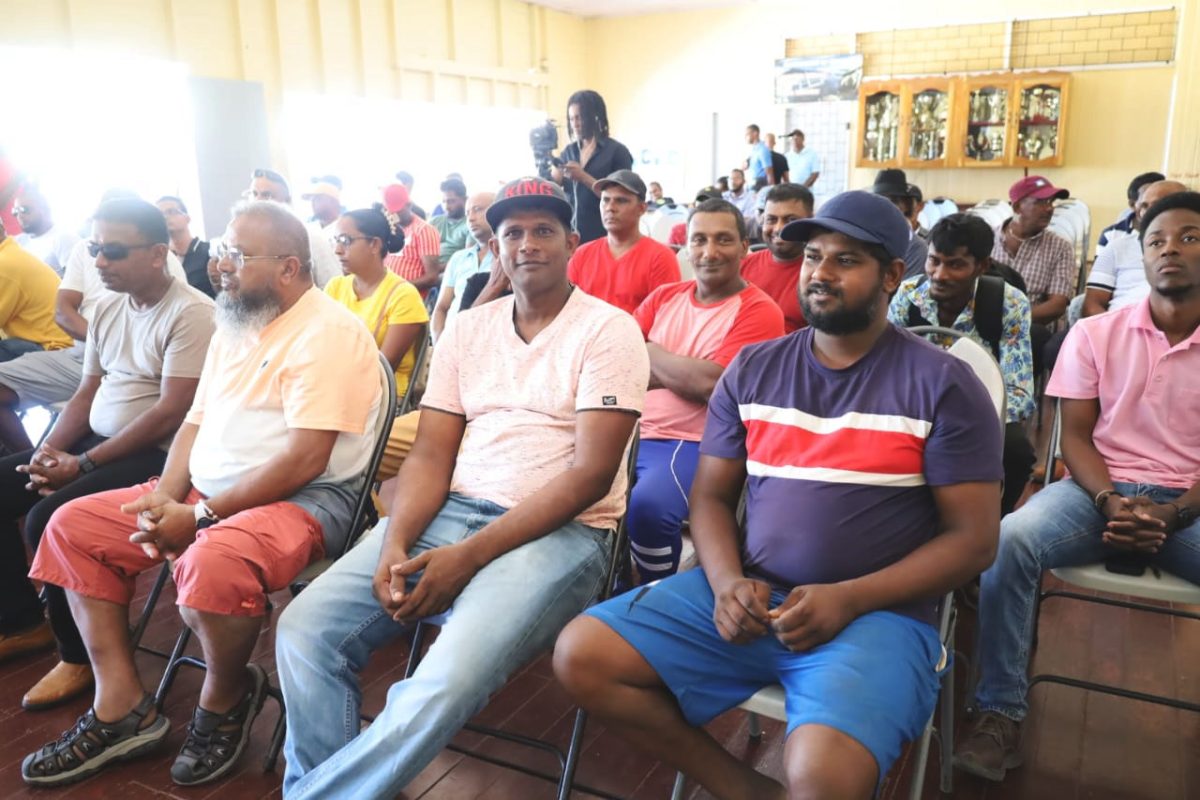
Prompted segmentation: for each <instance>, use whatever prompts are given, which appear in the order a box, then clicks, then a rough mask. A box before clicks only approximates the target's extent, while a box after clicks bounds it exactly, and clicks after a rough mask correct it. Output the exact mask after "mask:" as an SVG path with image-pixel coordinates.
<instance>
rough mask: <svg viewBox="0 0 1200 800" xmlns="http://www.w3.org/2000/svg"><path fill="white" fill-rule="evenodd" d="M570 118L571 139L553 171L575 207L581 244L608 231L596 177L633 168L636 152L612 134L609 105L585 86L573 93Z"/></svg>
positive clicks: (575, 221) (568, 117)
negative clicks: (601, 217) (601, 215)
mask: <svg viewBox="0 0 1200 800" xmlns="http://www.w3.org/2000/svg"><path fill="white" fill-rule="evenodd" d="M567 121H568V123H569V125H570V129H571V138H572V141H571V143H570V144H569V145H567V146H566V147H564V148H563V151H562V154H561V157H562V160H563V162H564V163H563V165H562V166H561V167H557V168H555V169H554V170H553V172H552V175H553V177H554V180H555V181H557V182H558V183H561V184H562V186H563V189H564V190H565V191H566V193H567V197H569V198H570V200H571V206H572V207H573V208H574V209H575V219H574V220H573V222H574V224H575V230H576V231H577V232H578V233H579V241H580V244H582V243H584V242H590V241H592V240H593V239H599V238H600V237H602V236H604V235H605V231H604V223H603V222H602V221H601V219H600V193H599V192H598V191H596V189H595V188H594V187H595V185H596V181H598V180H600V179H601V178H604V177H606V176H608V175H611V174H612V173H614V172H616V171H617V170H619V169H633V156H632V155H631V154H630V152H629V148H627V147H626V146H625V145H623V144H621V143H620V142H618V141H617V140H616V139H613V138H611V137H609V135H608V109H607V108H605V106H604V98H603V97H601V96H600V95H599V94H598V93H597V92H593V91H592V90H590V89H584V90H582V91H578V92H576V93H575V94H573V95H571V98H570V99H569V100H568V101H567Z"/></svg>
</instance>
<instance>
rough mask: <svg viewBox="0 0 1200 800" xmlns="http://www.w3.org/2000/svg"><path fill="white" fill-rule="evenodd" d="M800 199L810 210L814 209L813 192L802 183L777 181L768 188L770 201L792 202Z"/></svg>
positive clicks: (768, 199)
mask: <svg viewBox="0 0 1200 800" xmlns="http://www.w3.org/2000/svg"><path fill="white" fill-rule="evenodd" d="M797 200H799V201H800V202H801V203H804V207H805V208H807V209H808V210H809V211H810V212H811V211H812V210H813V193H812V192H811V191H809V188H808V187H807V186H805V185H804V184H801V183H777V184H775V185H774V186H772V187H771V188H770V189H768V190H767V202H768V203H792V202H795V201H797Z"/></svg>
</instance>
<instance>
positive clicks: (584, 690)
mask: <svg viewBox="0 0 1200 800" xmlns="http://www.w3.org/2000/svg"><path fill="white" fill-rule="evenodd" d="M605 630H608V626H606V625H604V623H602V622H600V621H599V620H596V619H594V618H592V617H588V616H585V615H580V616H578V617H576V618H575V619H573V620H572V621H571V622H570V623H568V624H567V627H565V628H563V630H562V633H560V634H559V635H558V641H557V642H555V644H554V659H553V664H554V676H555V677H556V678H558V682H559V683H561V684H562V685H563V687H565V688H566V690H567V691H568V692H570V693H571V696H572V697H574V698H575V699H576V701H578V702H579V703H580V704H582V705H587V703H586V702H585V701H586V700H589V699H590V698H594V697H596V696H597V695H598V694H600V693H601V692H602V691H603V687H604V686H605V685H606V684H607V682H608V681H607V679H606V672H607V670H606V669H605V668H604V661H605V659H604V652H603V651H604V647H603V644H602V641H603V639H604V635H603V634H604V631H605Z"/></svg>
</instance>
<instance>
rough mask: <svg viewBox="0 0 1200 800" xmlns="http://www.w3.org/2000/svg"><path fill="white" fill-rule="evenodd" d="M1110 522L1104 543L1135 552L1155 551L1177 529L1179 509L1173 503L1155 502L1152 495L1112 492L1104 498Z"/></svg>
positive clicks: (1105, 527)
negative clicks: (1141, 495)
mask: <svg viewBox="0 0 1200 800" xmlns="http://www.w3.org/2000/svg"><path fill="white" fill-rule="evenodd" d="M1103 513H1104V516H1106V517H1108V524H1107V525H1105V526H1104V531H1103V533H1102V534H1101V537H1102V538H1103V540H1104V543H1105V544H1107V545H1109V546H1111V547H1113V548H1115V549H1117V550H1125V551H1129V552H1135V553H1148V554H1154V553H1157V552H1158V551H1159V549H1160V548H1161V547H1162V546H1163V543H1164V542H1166V540H1167V535H1168V534H1170V533H1172V532H1174V529H1175V521H1176V517H1177V514H1176V511H1175V508H1174V507H1173V506H1170V505H1163V504H1160V503H1155V502H1154V501H1153V500H1151V499H1150V498H1148V497H1122V496H1120V495H1116V494H1114V495H1109V496H1108V497H1107V498H1106V499H1105V501H1104V509H1103Z"/></svg>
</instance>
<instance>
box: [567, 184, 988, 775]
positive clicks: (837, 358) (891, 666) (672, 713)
mask: <svg viewBox="0 0 1200 800" xmlns="http://www.w3.org/2000/svg"><path fill="white" fill-rule="evenodd" d="M910 231H911V228H910V227H909V224H908V222H907V221H906V220H905V219H904V217H903V215H902V214H901V213H900V212H899V211H898V210H897V209H896V208H895V207H894V206H893V205H892V204H891V203H890V202H888V201H887V200H885V199H884V198H882V197H879V196H878V195H874V194H870V193H868V192H846V193H844V194H841V195H838V196H836V197H834V198H832V199H831V200H829V201H828V202H827V203H826V204H825V205H824V206H822V208H821V210H820V213H819V214H818V215H817V216H816V217H814V218H812V219H804V220H797V221H795V222H792V223H790V224H789V225H788V226H787V227H786V228H784V231H783V233H782V236H783V238H784V239H789V240H794V241H803V242H806V244H805V246H804V266H803V267H802V269H801V272H800V285H799V290H800V295H801V303H802V305H803V307H804V316H805V318H806V319H807V320H808V322H809V327H808V328H805V329H803V330H800V331H798V332H796V333H794V334H792V335H790V336H785V337H783V338H780V339H775V340H772V341H768V342H764V343H761V344H753V345H749V346H747V347H745V348H743V349H742V351H741V352H740V353H739V354H738V356H737V357H736V358H735V359H734V360H733V362H732V363H731V364H730V365H729V367H728V368H727V369H726V370H725V372H724V374H723V375H722V377H721V379H720V381H719V382H718V384H717V387H716V389H715V390H714V391H713V394H712V396H711V398H710V399H709V403H708V419H707V423H706V426H705V430H704V438H703V440H702V442H701V444H700V454H701V455H700V461H699V464H698V468H697V470H696V474H695V481H694V483H693V484H692V491H691V495H690V498H689V502H690V519H691V528H692V538H693V540H694V541H695V544H696V552H697V553H698V555H699V558H700V568H699V569H695V570H691V571H689V572H684V573H680V574H678V575H675V576H673V577H670V578H667V579H665V580H663V581H660V582H658V583H656V584H652V585H651V586H649V587H646V588H644V589H642V590H640V591H639V592H638V593H636V594H632V595H624V596H622V597H620V598H616V599H614V600H611V601H609V602H606V603H603V604H601V605H599V606H595V607H593V608H592V609H591V610H590V611H588V612H587V613H586V614H585V615H584V616H582V617H580V618H578V619H576V620H575V621H574V622H572V623H571V624H570V625H569V626H568V627H567V629H566V630H565V631H564V632H563V634H562V635H561V636H560V637H559V640H558V644H557V645H556V649H555V660H554V667H555V673H556V674H557V675H558V677H559V679H560V680H561V681H562V682H563V683H564V684H565V685H566V687H567V689H568V690H569V691H570V692H571V693H572V694H573V695H574V696H575V698H576V699H577V700H578V701H579V702H580V703H581V704H582V705H583V706H584V707H585V708H587V709H588V710H589V711H591V712H592V713H593V714H595V715H596V716H598V717H600V719H601V720H602V721H603V723H604V725H606V726H607V727H608V728H609V729H610V730H613V731H616V732H617V733H619V734H620V735H622V736H623V737H625V738H626V739H628V740H629V741H631V742H633V743H634V744H635V745H637V746H639V747H641V748H642V749H644V750H646V751H647V752H649V753H650V754H651V755H653V756H654V757H655V758H658V759H660V760H662V761H664V762H666V763H668V764H670V765H671V766H673V767H676V768H678V769H680V770H682V771H683V772H684V773H686V774H687V775H689V776H690V777H691V778H693V779H695V780H696V781H698V782H699V783H700V784H701V785H702V786H704V788H705V789H707V790H708V791H709V792H711V793H712V794H713V795H715V796H717V797H723V798H783V797H786V796H792V797H799V796H803V797H839V798H848V797H860V798H869V797H872V796H873V794H874V793H875V791H876V789H877V787H878V785H879V782H880V780H881V779H882V777H883V776H884V775H886V774H887V771H888V769H889V768H890V767H891V765H892V762H893V761H894V760H895V759H896V757H897V756H898V755H899V754H900V750H901V748H902V746H903V745H904V743H905V742H906V741H909V740H912V739H914V738H916V737H917V736H919V735H920V733H921V731H922V729H923V728H924V726H925V723H926V721H927V720H928V719H929V716H930V714H931V713H932V711H933V707H934V703H935V701H936V699H937V692H938V676H939V671H940V670H942V669H945V659H944V658H943V653H942V651H941V646H940V644H939V642H938V635H937V630H936V628H935V627H934V615H935V608H936V603H937V599H938V598H939V597H940V596H941V595H942V594H943V593H944V592H946V591H948V590H950V589H952V588H954V587H957V586H960V585H962V584H963V583H965V582H966V581H968V580H969V579H970V578H972V577H973V576H974V575H976V574H978V573H979V571H980V570H981V569H983V568H985V567H986V566H987V565H988V564H990V563H991V560H992V557H993V554H994V552H995V547H996V539H997V535H998V528H999V516H1000V488H999V487H1000V477H1001V474H1002V470H1001V460H1000V453H1001V436H1000V426H999V425H997V421H996V419H995V417H994V416H993V414H992V412H991V410H990V409H991V402H990V400H989V399H988V396H987V393H986V391H985V390H984V388H983V386H982V384H981V383H980V382H979V381H978V379H977V378H976V377H975V375H974V374H973V373H972V372H971V370H970V368H969V367H967V366H966V365H965V364H964V363H962V362H961V361H958V360H957V359H955V358H954V357H953V356H951V355H949V354H947V353H945V352H944V351H942V350H940V349H938V348H936V347H933V346H931V345H929V344H928V343H926V342H924V341H922V340H920V339H919V338H917V337H916V336H914V335H912V334H910V333H908V332H907V331H905V330H902V329H900V328H896V327H894V326H892V325H891V324H890V323H889V322H888V321H887V305H888V296H889V295H890V294H892V293H893V292H895V291H896V288H897V286H898V285H899V284H900V276H901V274H902V273H903V271H904V261H903V255H904V251H905V249H906V248H907V246H908V241H909V233H910ZM743 484H744V485H745V489H746V516H745V536H744V539H742V537H741V536H739V530H738V528H739V521H738V519H737V517H736V514H737V507H738V499H739V497H740V496H741V494H742V489H743ZM739 541H740V542H741V543H740V544H739ZM775 683H781V684H783V687H784V691H785V693H786V695H787V710H788V726H787V727H788V734H787V745H786V749H785V752H784V759H785V761H786V762H787V763H786V768H785V770H784V773H785V774H786V775H787V781H788V784H789V785H788V786H787V787H786V788H785V787H783V786H781V785H779V784H778V783H776V782H775V781H773V780H772V779H770V778H768V777H766V776H764V775H761V774H759V773H757V772H755V771H754V770H753V769H751V768H750V767H749V766H748V765H746V764H744V763H743V762H741V761H740V760H738V759H737V758H735V757H734V756H732V755H731V754H729V753H727V752H726V751H725V750H724V749H723V748H722V747H721V746H720V745H719V744H718V743H717V742H716V741H715V740H714V739H713V738H712V737H710V736H709V735H708V734H707V733H705V732H704V731H703V730H702V729H701V728H700V727H698V726H701V725H703V724H705V723H706V722H708V721H709V720H710V719H712V718H713V717H715V716H717V715H718V714H720V713H722V712H723V711H725V710H726V709H728V708H731V707H733V706H735V705H737V704H738V703H740V702H742V701H743V700H745V699H746V698H747V697H749V696H750V695H752V694H753V693H754V692H756V691H757V690H759V689H760V688H762V687H764V686H768V685H770V684H775Z"/></svg>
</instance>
